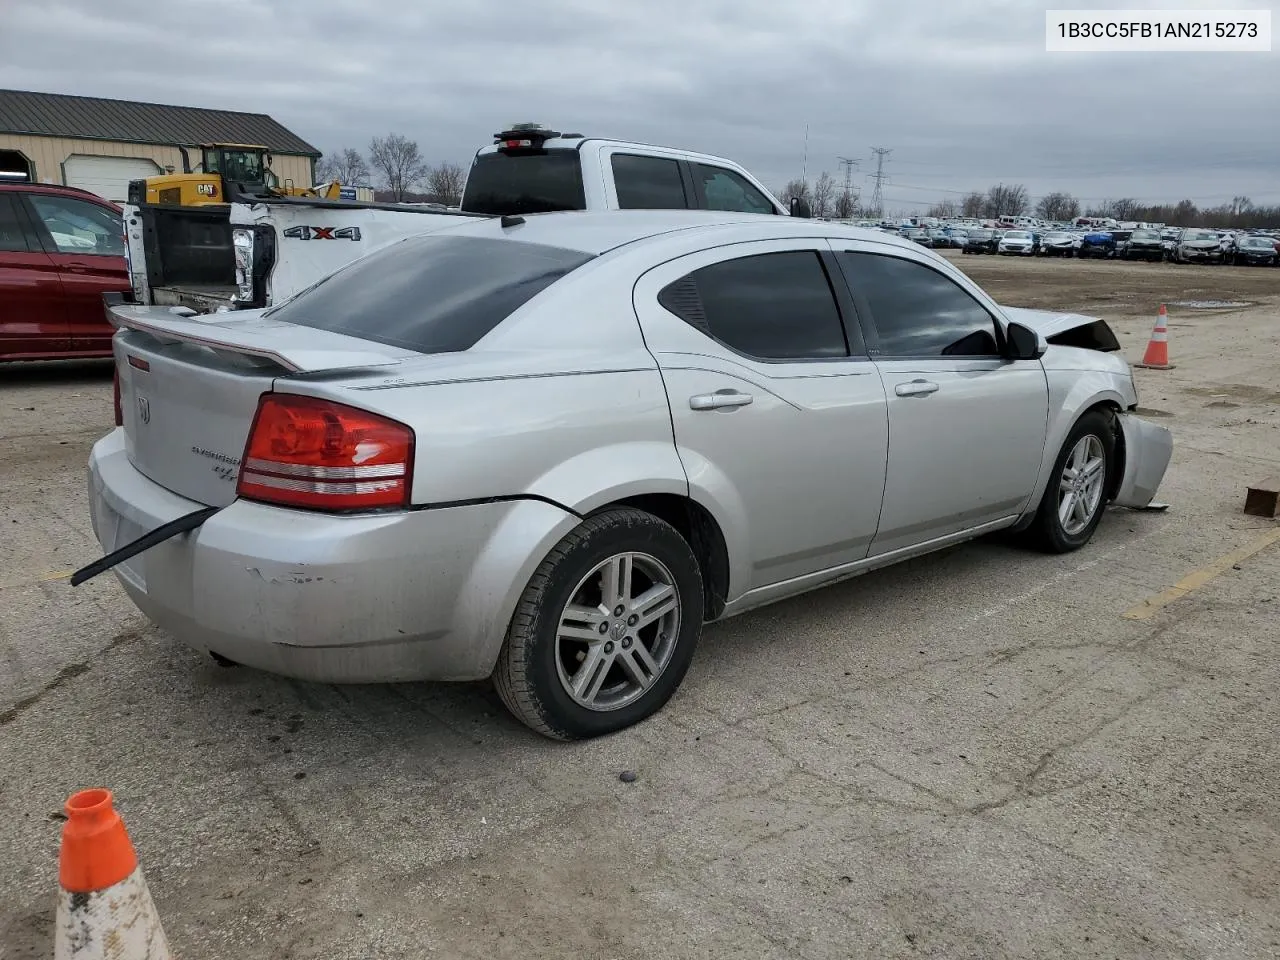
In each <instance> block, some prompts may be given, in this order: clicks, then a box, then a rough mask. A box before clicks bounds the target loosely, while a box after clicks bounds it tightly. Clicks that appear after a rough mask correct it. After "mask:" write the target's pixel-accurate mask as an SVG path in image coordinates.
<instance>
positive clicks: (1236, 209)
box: [1231, 197, 1253, 217]
mask: <svg viewBox="0 0 1280 960" xmlns="http://www.w3.org/2000/svg"><path fill="white" fill-rule="evenodd" d="M1252 209H1253V201H1252V200H1250V199H1249V198H1248V197H1232V198H1231V216H1233V217H1238V216H1240V215H1241V214H1245V213H1248V212H1249V211H1250V210H1252Z"/></svg>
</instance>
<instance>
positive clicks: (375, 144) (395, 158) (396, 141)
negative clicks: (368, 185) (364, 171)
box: [369, 133, 427, 203]
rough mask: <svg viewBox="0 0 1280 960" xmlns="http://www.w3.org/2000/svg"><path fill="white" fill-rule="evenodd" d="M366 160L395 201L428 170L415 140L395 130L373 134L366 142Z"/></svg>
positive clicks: (419, 181) (410, 188)
mask: <svg viewBox="0 0 1280 960" xmlns="http://www.w3.org/2000/svg"><path fill="white" fill-rule="evenodd" d="M369 160H370V161H371V162H372V163H373V168H374V169H375V170H377V171H378V173H379V174H380V175H381V177H382V181H383V183H385V184H386V187H387V189H388V190H390V191H391V192H392V194H394V196H395V200H396V202H397V203H400V202H401V201H403V200H404V198H405V194H407V193H408V192H409V191H410V190H412V189H413V187H414V186H416V185H417V184H419V183H421V182H422V178H423V177H425V176H426V174H427V164H426V161H425V160H423V159H422V154H421V153H420V152H419V150H418V144H417V142H416V141H414V140H410V139H409V138H408V137H403V136H401V135H400V134H398V133H388V134H387V135H386V136H385V137H374V138H373V140H372V142H371V143H370V144H369Z"/></svg>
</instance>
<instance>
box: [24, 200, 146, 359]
mask: <svg viewBox="0 0 1280 960" xmlns="http://www.w3.org/2000/svg"><path fill="white" fill-rule="evenodd" d="M124 252H125V245H124V222H123V220H122V219H121V216H120V208H119V207H117V206H116V205H115V204H114V203H111V202H110V201H109V200H104V199H102V198H101V197H99V196H97V195H96V194H92V193H89V192H88V191H87V190H80V189H77V188H75V187H58V186H53V185H51V184H44V183H0V361H4V360H53V359H57V358H61V357H109V356H111V335H112V333H114V332H115V331H114V329H113V328H112V326H111V324H109V323H108V322H107V320H106V316H105V314H104V313H103V309H102V295H103V294H104V293H107V292H110V291H119V292H121V293H128V291H129V290H130V285H129V271H128V269H127V267H126V266H125V259H124Z"/></svg>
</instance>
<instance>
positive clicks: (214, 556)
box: [89, 429, 577, 683]
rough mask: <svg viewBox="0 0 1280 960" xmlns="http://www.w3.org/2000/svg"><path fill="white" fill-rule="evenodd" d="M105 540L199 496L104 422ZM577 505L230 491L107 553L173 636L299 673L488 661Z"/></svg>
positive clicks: (350, 675) (119, 538)
mask: <svg viewBox="0 0 1280 960" xmlns="http://www.w3.org/2000/svg"><path fill="white" fill-rule="evenodd" d="M89 506H90V517H91V520H92V523H93V530H94V534H95V535H96V536H97V538H98V541H99V543H100V544H101V545H102V549H103V551H104V552H107V551H111V550H114V549H117V548H118V547H120V546H123V545H124V544H125V543H128V542H130V541H131V540H134V539H136V538H137V537H139V536H141V535H142V534H144V533H146V532H148V531H149V530H153V529H155V528H156V527H158V526H160V525H161V524H163V523H167V522H169V521H171V520H174V519H176V518H178V517H180V516H183V515H184V514H187V513H190V512H192V511H193V510H197V509H199V508H200V506H201V504H198V503H195V502H194V501H191V500H187V499H185V498H183V497H179V496H177V495H176V494H174V493H172V492H170V491H169V490H166V489H165V488H163V487H161V486H159V485H157V484H155V483H154V482H152V481H151V480H149V479H148V478H147V477H145V476H144V475H142V474H141V473H139V472H138V471H137V470H135V469H134V468H133V466H132V464H130V463H129V460H128V457H127V455H126V453H125V448H124V437H123V431H121V430H118V429H117V430H116V431H114V432H112V433H111V434H109V435H107V436H106V437H104V438H103V439H101V440H99V441H98V443H96V444H95V445H94V448H93V452H92V454H91V456H90V460H89ZM576 523H577V518H576V517H574V516H573V515H572V514H569V513H567V512H565V511H563V510H560V509H559V508H557V507H555V506H552V505H551V504H548V503H544V502H541V501H534V500H516V501H510V502H503V503H489V504H477V505H473V506H463V507H449V508H440V509H431V510H417V511H406V512H397V513H388V514H378V515H364V516H331V515H326V514H320V513H312V512H308V511H300V510H287V509H281V508H278V507H271V506H267V505H264V504H258V503H252V502H249V501H244V500H237V501H235V502H234V503H232V504H231V505H230V506H228V507H226V508H224V509H222V510H220V511H219V512H218V513H216V514H214V515H213V516H212V517H210V518H209V519H208V520H207V521H205V523H204V524H203V525H202V526H201V527H199V528H198V529H196V530H193V531H191V532H190V533H188V534H181V535H179V536H176V537H174V538H172V539H170V540H168V541H166V542H164V543H161V544H159V545H157V546H155V547H152V548H151V549H150V550H147V551H146V552H144V553H142V554H139V555H138V556H137V557H134V558H133V559H132V560H129V561H127V562H125V563H123V564H120V565H119V566H117V567H116V568H115V572H116V575H117V577H118V579H119V580H120V583H121V584H122V585H123V586H124V588H125V591H126V592H127V593H128V594H129V597H130V598H131V599H132V600H133V602H134V603H135V604H136V605H137V607H138V608H139V609H140V610H141V611H142V612H143V613H144V614H145V615H146V616H147V617H148V618H149V619H150V620H152V621H153V622H154V623H155V624H157V625H158V626H159V627H161V628H162V629H164V630H165V631H167V632H168V633H170V634H172V635H173V636H174V637H175V638H176V639H178V640H181V641H182V642H183V643H186V644H188V645H189V646H192V647H194V648H196V649H198V650H203V651H211V652H215V653H218V654H220V655H222V656H224V657H227V658H228V659H231V660H234V661H236V662H237V663H241V664H244V665H246V666H251V667H257V668H259V669H262V670H268V671H271V672H273V673H280V674H285V675H287V676H292V677H298V678H300V679H305V680H319V681H325V682H330V683H374V682H390V681H401V680H473V679H479V678H482V677H485V676H487V675H488V674H489V673H490V672H491V670H492V668H493V664H494V662H495V660H496V659H497V655H498V652H499V650H500V649H501V645H502V641H503V636H504V634H505V632H506V627H507V623H508V621H509V620H510V617H511V614H512V612H513V611H514V608H515V603H516V600H517V598H518V596H519V594H520V592H521V591H522V590H523V589H524V586H525V584H526V583H527V582H528V580H529V577H530V576H532V574H533V570H534V568H535V567H536V566H537V564H538V563H540V562H541V560H542V558H543V557H544V556H545V555H546V553H547V552H548V551H549V550H550V549H551V547H552V546H553V545H554V544H555V542H556V541H557V540H559V539H560V537H562V536H563V535H564V533H566V532H567V531H568V530H569V529H571V528H572V527H573V526H574V525H575V524H576Z"/></svg>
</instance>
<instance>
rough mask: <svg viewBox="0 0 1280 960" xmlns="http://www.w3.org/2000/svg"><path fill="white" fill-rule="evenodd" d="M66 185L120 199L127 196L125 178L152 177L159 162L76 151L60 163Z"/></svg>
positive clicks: (158, 168) (119, 201)
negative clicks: (99, 155) (95, 155)
mask: <svg viewBox="0 0 1280 960" xmlns="http://www.w3.org/2000/svg"><path fill="white" fill-rule="evenodd" d="M62 171H63V174H64V175H65V178H66V181H67V186H69V187H81V188H83V189H85V190H90V191H92V192H93V193H96V194H97V195H98V196H100V197H106V198H107V199H108V200H114V201H116V203H123V202H124V201H125V200H127V199H129V181H130V180H141V179H142V178H143V177H154V176H155V175H156V174H157V173H159V172H160V166H159V164H157V163H156V162H155V161H154V160H146V159H144V158H142V157H94V156H89V155H88V154H76V155H74V156H70V157H67V160H66V163H64V164H63V165H62Z"/></svg>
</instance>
